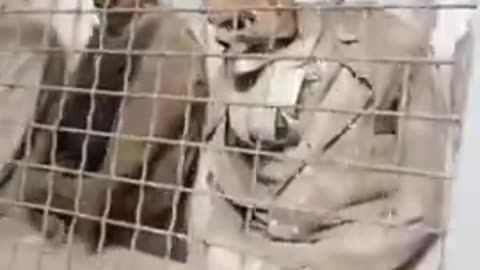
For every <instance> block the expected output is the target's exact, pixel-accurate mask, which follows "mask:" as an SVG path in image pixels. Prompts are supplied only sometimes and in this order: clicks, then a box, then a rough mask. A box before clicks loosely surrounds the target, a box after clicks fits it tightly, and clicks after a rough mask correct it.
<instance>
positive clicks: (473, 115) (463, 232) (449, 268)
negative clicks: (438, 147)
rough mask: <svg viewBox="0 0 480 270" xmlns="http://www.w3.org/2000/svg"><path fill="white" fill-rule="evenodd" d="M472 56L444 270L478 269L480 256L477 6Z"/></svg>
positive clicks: (479, 21) (479, 25)
mask: <svg viewBox="0 0 480 270" xmlns="http://www.w3.org/2000/svg"><path fill="white" fill-rule="evenodd" d="M471 27H472V28H471V31H472V41H473V52H472V54H473V57H472V60H471V61H473V62H472V69H471V71H470V78H469V87H468V89H467V91H468V94H467V97H468V98H467V101H466V111H465V121H464V125H463V127H462V128H463V130H462V146H461V148H460V152H459V159H458V161H459V163H458V171H457V177H456V180H455V181H454V184H453V187H452V204H451V213H450V220H449V225H448V233H447V239H446V247H445V265H444V266H445V267H444V269H445V270H478V269H480V258H479V256H478V248H477V247H476V244H477V243H478V242H479V241H480V212H478V209H477V207H478V205H480V200H479V198H480V197H479V195H480V181H479V180H480V179H478V178H479V174H478V171H477V169H478V153H479V151H480V147H479V145H480V144H479V139H480V76H478V74H480V8H479V7H477V8H476V10H475V13H474V15H473V18H472V24H471Z"/></svg>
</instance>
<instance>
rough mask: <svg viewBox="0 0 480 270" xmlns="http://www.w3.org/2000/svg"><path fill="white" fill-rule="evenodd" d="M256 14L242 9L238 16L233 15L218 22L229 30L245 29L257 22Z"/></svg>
mask: <svg viewBox="0 0 480 270" xmlns="http://www.w3.org/2000/svg"><path fill="white" fill-rule="evenodd" d="M255 20H256V17H255V14H253V13H252V12H249V11H240V12H239V13H238V15H237V16H231V17H228V18H226V19H225V20H223V21H222V22H220V23H219V24H218V27H220V28H224V29H226V30H228V31H232V30H244V29H245V28H247V27H249V26H250V25H252V24H253V23H255Z"/></svg>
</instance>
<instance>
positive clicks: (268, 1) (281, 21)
mask: <svg viewBox="0 0 480 270" xmlns="http://www.w3.org/2000/svg"><path fill="white" fill-rule="evenodd" d="M207 5H208V7H209V8H211V9H230V10H235V11H234V12H232V11H219V12H216V11H212V12H211V13H210V14H209V15H208V21H209V22H210V23H211V24H212V25H213V26H214V27H215V28H216V29H217V30H216V32H217V33H216V40H217V42H218V43H219V44H220V45H221V46H223V47H224V49H225V50H231V51H234V52H245V51H251V50H252V49H254V48H257V50H258V48H262V47H263V46H262V45H268V44H270V45H274V44H275V42H276V41H277V40H279V39H285V38H292V37H293V36H294V35H295V34H296V32H297V20H296V12H295V11H294V10H285V9H279V10H272V9H270V10H266V9H265V8H275V7H278V8H282V7H283V8H285V7H293V5H294V1H293V0H208V1H207ZM246 8H247V9H246ZM253 8H258V10H252V9H253ZM262 8H263V10H262ZM238 45H240V46H238Z"/></svg>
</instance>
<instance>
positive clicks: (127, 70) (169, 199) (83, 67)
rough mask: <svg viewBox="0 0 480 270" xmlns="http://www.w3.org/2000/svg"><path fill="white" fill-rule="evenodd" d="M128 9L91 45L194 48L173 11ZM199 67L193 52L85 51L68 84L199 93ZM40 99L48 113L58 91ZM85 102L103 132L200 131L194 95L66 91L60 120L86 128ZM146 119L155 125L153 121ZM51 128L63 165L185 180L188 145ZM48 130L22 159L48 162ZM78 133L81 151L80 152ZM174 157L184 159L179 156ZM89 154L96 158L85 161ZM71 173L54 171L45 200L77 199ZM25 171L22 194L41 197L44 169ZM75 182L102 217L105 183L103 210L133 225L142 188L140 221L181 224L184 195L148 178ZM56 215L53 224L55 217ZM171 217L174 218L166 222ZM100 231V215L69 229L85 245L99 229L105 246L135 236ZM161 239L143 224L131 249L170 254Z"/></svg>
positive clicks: (177, 245)
mask: <svg viewBox="0 0 480 270" xmlns="http://www.w3.org/2000/svg"><path fill="white" fill-rule="evenodd" d="M124 3H125V2H124ZM131 3H133V2H131ZM132 18H134V19H133V20H132V22H129V23H127V24H122V25H120V26H112V25H108V21H107V28H109V27H112V28H113V29H115V28H117V29H115V30H117V31H118V33H120V34H117V35H110V34H109V33H108V32H107V33H106V34H105V35H104V39H103V40H99V39H98V36H96V38H93V39H92V41H91V44H90V46H91V47H92V48H99V45H100V44H102V46H101V48H105V49H125V50H126V49H128V48H129V47H128V46H129V44H131V47H130V48H131V49H133V50H175V51H180V52H185V53H188V52H193V53H194V52H199V51H200V50H201V47H200V46H199V45H198V44H197V42H196V41H195V39H194V37H193V35H191V33H190V31H189V28H188V26H187V25H186V23H185V22H184V21H183V20H181V19H179V18H178V17H176V15H174V14H160V15H159V14H153V13H146V14H141V15H137V16H136V19H135V16H132ZM114 22H117V21H114ZM132 24H133V25H132ZM130 26H133V27H132V28H133V29H134V30H135V31H134V34H133V36H132V39H131V40H132V42H129V40H130V38H129V37H130V35H129V33H130V31H129V30H130V28H131V27H130ZM118 28H120V29H118ZM122 28H123V29H122ZM96 59H99V60H98V61H99V67H100V68H99V73H98V76H95V66H96V65H95V62H97V61H96ZM204 72H205V71H204V67H203V59H202V58H199V57H188V56H187V57H183V58H182V57H176V58H174V57H161V56H132V55H128V53H127V54H126V55H121V54H101V53H88V54H86V55H85V56H84V57H83V59H82V62H81V64H80V67H79V70H78V72H77V74H76V84H75V85H76V86H81V87H82V88H86V89H89V88H90V87H95V86H97V87H98V88H100V89H103V90H107V91H112V92H114V93H115V92H116V93H118V92H122V91H123V90H126V93H133V94H137V95H139V94H143V95H148V94H155V93H154V91H157V92H158V94H160V95H163V94H165V95H172V96H197V97H198V96H200V97H202V96H205V95H206V94H207V92H206V88H205V87H206V82H205V79H204V76H205V74H204ZM125 78H126V79H125ZM124 82H126V83H127V84H124ZM157 89H158V90H157ZM45 100H48V101H49V103H50V104H53V105H52V106H50V107H48V108H47V113H46V114H45V115H44V116H43V118H42V119H41V121H43V122H46V123H51V122H55V117H56V115H57V113H58V109H59V108H58V104H59V103H60V97H58V96H48V95H47V96H45ZM91 101H93V102H94V103H95V109H94V112H93V115H92V118H91V119H92V120H93V130H99V131H103V132H110V131H112V129H114V128H116V129H118V130H117V131H118V133H119V134H120V135H133V136H147V137H154V138H166V139H188V140H196V139H199V137H200V135H201V125H202V123H203V121H202V120H203V106H202V105H201V104H192V105H191V106H190V105H189V104H190V103H189V102H186V101H182V100H170V99H164V98H156V99H152V98H146V97H128V98H125V101H124V102H123V103H122V104H118V102H120V100H119V98H118V97H111V96H103V97H102V96H101V95H98V96H96V97H95V98H93V100H92V99H90V98H89V95H88V94H87V95H85V94H71V95H67V100H66V104H67V106H65V108H64V117H63V118H62V120H61V121H60V125H66V126H68V127H73V128H80V129H84V128H85V127H86V124H87V121H86V119H87V115H89V111H90V109H91V108H92V107H91V106H90V105H91V103H90V102H91ZM117 116H118V117H117ZM186 116H190V120H187V121H185V120H184V117H186ZM112 120H113V121H114V122H116V124H115V125H113V124H112V123H111V122H112ZM152 123H153V126H150V124H152ZM184 129H186V130H185V131H184ZM150 133H151V134H150ZM54 135H56V137H57V138H56V141H57V144H58V145H57V151H56V153H55V154H56V155H57V162H56V163H57V165H61V166H64V167H67V168H70V169H74V170H77V169H81V170H86V171H93V172H96V171H98V172H100V173H103V174H106V175H107V176H108V175H113V176H114V177H117V178H118V177H121V178H131V179H133V180H134V181H136V182H138V181H141V179H143V180H142V181H146V182H156V183H160V184H170V185H172V186H180V187H182V186H184V185H188V183H187V182H188V179H189V176H190V174H191V173H192V171H191V170H192V165H193V159H194V156H195V149H191V148H186V147H180V146H173V145H166V144H161V143H160V142H149V141H145V139H144V140H138V139H137V140H135V139H134V140H131V139H126V138H123V137H122V138H114V139H110V140H108V141H105V138H104V137H103V136H97V135H89V136H84V135H82V134H72V133H68V132H64V131H59V132H57V133H55V134H54ZM184 137H185V138H184ZM52 138H54V137H52V136H51V134H50V133H48V132H38V133H37V134H36V136H35V137H34V138H33V140H34V142H33V148H32V153H31V155H30V156H28V157H26V159H29V160H31V161H33V162H40V163H46V164H50V163H51V160H50V159H49V152H50V150H51V149H52V148H51V147H50V146H51V145H52V144H53V143H54V142H55V140H52ZM85 141H86V144H85V146H86V149H87V151H86V152H87V153H88V157H86V158H82V156H83V155H82V152H83V151H84V147H83V145H84V143H85ZM62 142H63V143H62ZM105 144H107V145H106V146H105ZM92 146H93V147H92ZM102 147H103V148H105V147H107V148H106V154H105V153H104V154H102V150H101V149H102ZM184 148H185V149H184ZM103 155H105V156H103ZM181 156H183V157H184V160H182V159H181V158H180V157H181ZM144 158H145V159H144ZM92 160H93V161H94V162H91V161H92ZM82 161H83V162H82ZM82 164H83V166H82ZM102 164H103V165H102ZM85 166H87V167H88V168H85ZM112 168H113V170H112ZM20 176H21V173H20V171H17V172H16V174H15V175H14V176H13V178H12V180H11V182H13V183H18V182H19V179H20ZM77 177H78V176H77V175H70V174H60V173H56V174H55V175H54V178H55V184H54V187H53V191H54V194H53V199H52V202H51V203H52V206H53V207H57V208H60V209H66V210H72V209H74V208H75V207H74V206H75V204H74V203H75V198H76V195H77V194H76V191H77V190H76V185H77V183H78V182H77V181H76V180H77V179H78V178H77ZM32 178H33V179H32ZM28 180H29V181H28V184H32V185H33V186H32V187H31V188H29V191H30V192H29V193H27V194H26V200H27V201H31V202H34V203H42V204H44V203H45V199H46V198H47V197H48V196H47V188H46V187H47V186H48V185H47V183H48V182H46V181H47V180H48V174H46V172H45V171H42V170H35V171H32V172H30V174H29V177H28ZM81 183H82V184H83V188H82V191H83V192H82V193H81V198H80V204H79V207H80V211H81V212H82V213H87V214H91V215H94V216H97V217H99V216H102V214H103V213H104V208H105V207H107V206H108V205H107V204H108V203H107V202H108V199H107V197H106V196H107V190H111V198H112V200H111V203H110V206H109V212H108V215H107V217H108V218H110V219H112V220H115V221H122V222H128V223H131V224H135V222H136V218H137V216H136V213H137V203H138V201H139V197H142V198H143V204H142V205H141V206H140V208H141V212H142V215H141V217H140V220H139V222H140V224H141V225H142V226H150V227H154V228H157V229H163V230H170V229H173V231H174V232H177V233H178V232H181V231H184V229H183V227H184V225H183V224H184V220H182V219H183V215H182V214H181V213H182V211H183V210H182V209H183V208H182V207H183V200H184V195H183V194H179V193H178V192H175V191H172V190H166V189H158V188H155V187H151V186H145V187H138V185H137V184H135V182H134V183H133V184H129V183H105V181H104V180H99V179H95V178H91V177H87V176H84V177H82V179H81ZM27 190H28V189H27ZM173 208H175V210H173ZM177 212H178V214H177ZM38 214H42V211H40V212H39V213H35V212H34V213H33V215H32V216H31V218H32V219H34V222H36V223H38V221H41V219H39V216H38ZM60 216H61V217H62V218H66V220H67V221H69V220H70V219H71V218H69V217H68V215H67V217H63V216H62V215H60ZM177 216H178V217H177ZM56 224H57V225H58V222H57V223H56ZM67 224H68V222H67ZM52 226H53V227H50V229H52V232H51V233H52V234H54V233H55V230H56V227H55V224H54V225H52ZM171 226H173V227H172V228H170V227H171ZM102 230H103V225H102V224H99V223H98V222H91V221H89V220H82V219H78V224H77V228H76V230H75V231H76V233H77V234H78V235H79V236H80V237H81V238H83V239H84V240H86V241H87V243H88V244H89V245H90V247H91V249H95V248H96V247H97V242H98V241H99V240H100V238H101V236H102V235H104V236H105V237H106V238H105V239H104V240H105V245H106V246H108V245H123V246H129V245H130V241H131V238H132V236H133V235H134V229H131V228H124V227H122V226H116V225H111V224H107V226H106V228H105V232H102ZM168 238H169V237H167V236H165V235H158V234H154V233H150V232H145V231H142V232H140V233H139V235H138V243H137V248H138V249H139V250H142V251H145V252H149V253H153V254H156V255H159V256H164V255H168V253H170V250H169V249H170V248H169V247H168V245H167V242H168ZM172 241H173V250H171V252H172V257H173V258H174V259H177V260H182V259H183V257H184V256H185V254H184V253H185V243H184V241H183V240H181V239H175V238H174V239H173V240H172Z"/></svg>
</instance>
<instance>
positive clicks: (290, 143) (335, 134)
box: [189, 1, 452, 270]
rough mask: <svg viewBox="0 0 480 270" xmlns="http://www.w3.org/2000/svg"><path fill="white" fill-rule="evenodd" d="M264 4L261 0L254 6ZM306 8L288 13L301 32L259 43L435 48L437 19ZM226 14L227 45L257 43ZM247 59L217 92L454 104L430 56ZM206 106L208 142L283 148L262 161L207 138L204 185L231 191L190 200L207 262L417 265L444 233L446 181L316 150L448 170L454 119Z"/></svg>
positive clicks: (415, 105) (280, 99) (352, 104)
mask: <svg viewBox="0 0 480 270" xmlns="http://www.w3.org/2000/svg"><path fill="white" fill-rule="evenodd" d="M267 2H268V1H255V3H256V4H257V5H258V6H261V5H268V3H267ZM210 3H213V2H210ZM217 3H219V2H217ZM230 3H231V6H233V7H236V6H237V5H238V2H237V1H222V2H221V3H220V4H219V6H222V7H228V6H229V4H230ZM296 16H297V21H296V22H294V21H293V22H292V24H291V25H290V28H293V29H295V28H297V29H296V30H297V31H291V33H295V32H297V34H296V35H295V36H294V37H295V38H294V39H293V40H291V41H290V42H288V43H286V44H285V45H284V46H281V47H278V48H276V49H274V50H271V49H267V50H264V51H261V52H268V53H270V54H279V55H285V54H287V55H294V56H299V55H303V56H308V55H312V54H313V55H315V56H319V57H321V56H329V57H333V58H335V59H345V58H351V57H360V58H374V59H375V58H391V57H393V58H396V57H400V58H402V57H415V58H416V57H428V56H430V55H431V51H430V48H429V44H428V42H429V37H428V34H427V33H428V31H426V30H425V29H427V28H428V27H430V26H429V25H425V26H424V25H412V24H411V22H406V21H404V20H403V19H402V18H401V17H398V16H396V15H394V14H390V13H388V12H384V11H363V12H362V11H349V12H342V13H341V12H332V13H330V12H328V11H320V12H318V13H315V12H313V11H302V12H299V13H298V14H297V15H296ZM233 19H234V18H230V20H233ZM270 19H272V17H270ZM273 20H281V18H280V17H278V18H273ZM210 21H211V22H212V21H213V22H215V20H210ZM223 21H228V18H222V20H220V21H219V23H217V24H214V26H215V28H216V31H215V32H216V34H217V36H216V38H217V39H218V40H220V43H222V42H225V40H229V41H230V43H227V44H224V45H223V46H224V48H226V52H227V53H230V52H231V51H234V52H243V53H248V52H249V51H248V47H249V46H248V44H247V45H245V46H243V45H244V44H240V43H242V41H238V38H236V35H237V33H236V32H235V31H234V30H231V31H230V33H225V32H228V31H229V30H228V29H226V28H225V24H223V23H221V22H223ZM276 23H279V22H276ZM276 23H273V24H276ZM255 27H260V28H261V26H255V25H253V26H251V28H255ZM243 34H244V33H239V34H238V35H240V36H241V35H243ZM253 36H255V34H254V35H253ZM222 37H227V38H222ZM242 38H243V37H242ZM239 44H240V45H239ZM238 48H240V49H238ZM256 52H258V51H256ZM240 63H242V59H233V60H231V61H225V62H224V63H223V64H222V66H221V67H220V69H219V70H218V71H217V77H216V78H215V79H214V80H212V81H211V82H210V88H209V89H210V96H211V97H212V98H215V99H216V98H218V99H226V100H229V101H233V102H247V103H249V102H255V103H257V102H260V103H264V102H272V103H273V102H277V103H275V104H278V103H280V104H286V105H295V104H302V105H308V106H318V105H320V106H322V107H326V108H336V109H342V110H362V109H382V110H394V111H397V112H402V113H410V114H433V115H438V114H440V115H443V114H446V113H448V112H449V111H450V110H449V105H448V102H447V99H446V96H447V94H446V88H445V86H442V85H437V84H436V76H438V74H437V73H436V72H437V70H436V69H435V68H434V67H431V66H428V65H405V64H402V63H395V64H391V63H390V64H379V63H368V62H367V63H364V62H350V61H347V60H345V61H341V60H340V62H339V63H335V62H333V63H332V62H323V61H321V60H318V61H313V60H312V61H300V60H291V61H284V60H282V61H271V62H269V61H264V62H262V61H257V62H255V61H251V62H248V63H249V65H241V64H240ZM210 109H211V110H210V111H209V120H208V123H207V124H208V127H209V131H211V132H210V134H211V137H210V142H209V144H210V145H213V146H215V147H221V146H231V147H233V146H235V147H242V148H247V149H248V150H250V151H252V150H255V148H256V147H258V145H260V147H261V149H262V150H264V151H267V150H268V151H274V152H276V153H277V154H279V155H278V157H274V158H266V157H263V156H260V157H259V158H258V159H257V158H256V157H252V155H251V154H240V153H230V152H225V153H223V152H219V151H217V150H216V149H215V150H213V149H212V150H210V149H208V148H207V149H206V150H205V151H203V152H202V153H201V155H200V161H199V168H198V171H199V173H198V175H197V178H196V182H195V191H199V192H200V191H201V192H220V193H224V194H226V195H229V197H228V200H227V199H222V198H218V197H216V196H212V197H209V196H208V195H205V194H198V195H194V196H192V198H191V205H190V206H191V213H190V233H191V234H192V238H193V239H194V240H195V241H196V242H195V243H196V244H195V245H193V246H192V248H191V250H190V252H191V257H190V260H189V261H190V262H191V263H192V265H195V267H196V268H197V269H198V268H200V269H208V270H213V269H215V270H217V269H242V270H247V269H248V270H250V269H335V270H353V269H358V267H359V265H361V266H362V267H363V268H365V269H369V270H370V269H373V270H376V269H378V270H393V269H398V268H399V267H406V269H414V268H415V267H416V266H418V265H419V263H420V262H421V261H422V259H423V255H424V254H425V253H426V252H427V253H428V252H429V251H431V250H432V249H431V247H433V244H436V243H438V241H439V239H440V238H439V235H438V233H439V232H440V233H441V231H442V230H443V228H444V227H443V225H444V224H443V222H442V218H443V206H444V203H445V199H446V198H445V197H444V196H443V195H444V189H445V181H444V179H439V178H435V177H433V178H431V177H423V176H421V175H418V174H415V173H410V174H408V173H405V174H404V175H400V176H398V175H394V174H392V173H388V171H384V170H373V171H370V170H353V169H352V168H348V167H350V166H341V165H340V166H339V165H338V164H337V165H335V163H334V164H331V163H329V164H327V165H325V164H324V165H319V164H318V162H322V161H324V159H327V160H329V159H334V160H338V159H340V160H345V159H346V160H348V161H353V162H354V163H355V162H360V164H369V165H370V164H382V165H387V166H402V167H406V168H410V169H415V170H426V171H429V172H438V173H444V171H445V168H446V162H447V160H448V158H447V151H446V148H447V147H448V146H447V144H450V143H452V142H451V141H450V140H449V137H448V130H449V128H448V126H447V125H448V124H443V123H439V122H434V121H425V120H418V119H412V118H403V117H399V118H398V119H397V118H395V117H393V118H392V117H387V118H383V117H382V118H380V117H369V116H362V115H361V114H354V115H350V114H329V113H324V112H320V113H313V112H308V111H307V110H302V109H299V110H289V109H283V108H280V109H278V110H277V109H274V108H269V107H267V108H253V107H246V108H241V106H233V105H232V106H224V107H217V108H215V107H213V106H212V107H211V108H210ZM256 160H257V161H256ZM254 170H257V171H256V172H255V171H254ZM252 201H255V202H258V205H257V204H252V203H251V202H252ZM268 203H273V206H269V205H268ZM287 207H288V208H287ZM292 208H293V209H292ZM302 210H303V211H302ZM248 221H249V222H248ZM385 223H388V224H392V223H393V224H394V225H393V226H388V225H386V224H385ZM437 251H438V252H439V249H437V250H435V252H437ZM435 263H437V264H438V263H439V262H438V261H437V262H435ZM437 266H438V265H435V264H430V265H428V268H427V269H436V267H437Z"/></svg>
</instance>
